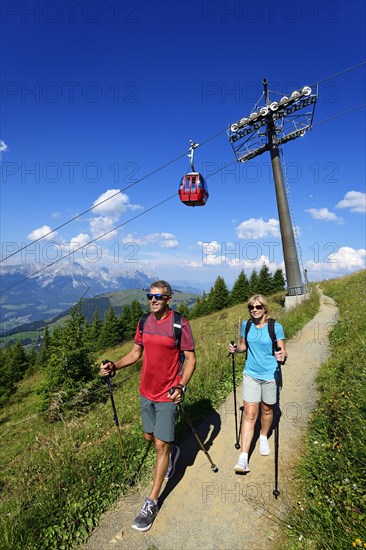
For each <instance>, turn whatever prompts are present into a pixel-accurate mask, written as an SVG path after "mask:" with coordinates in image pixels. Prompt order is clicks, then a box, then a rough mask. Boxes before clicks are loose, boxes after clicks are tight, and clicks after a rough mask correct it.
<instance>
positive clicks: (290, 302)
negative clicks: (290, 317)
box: [285, 292, 310, 310]
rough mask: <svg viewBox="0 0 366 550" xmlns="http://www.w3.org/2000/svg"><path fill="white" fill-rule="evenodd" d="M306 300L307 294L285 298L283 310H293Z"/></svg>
mask: <svg viewBox="0 0 366 550" xmlns="http://www.w3.org/2000/svg"><path fill="white" fill-rule="evenodd" d="M308 298H310V294H309V292H306V293H304V294H297V295H296V296H285V310H286V309H293V308H294V307H296V306H298V305H299V304H301V302H303V301H304V300H307V299H308Z"/></svg>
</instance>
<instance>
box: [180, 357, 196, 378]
mask: <svg viewBox="0 0 366 550" xmlns="http://www.w3.org/2000/svg"><path fill="white" fill-rule="evenodd" d="M183 353H184V357H185V361H184V370H183V375H182V380H181V381H180V383H181V384H183V386H187V384H188V382H189V381H190V379H191V378H192V375H193V373H194V371H195V370H196V353H195V352H194V351H184V352H183Z"/></svg>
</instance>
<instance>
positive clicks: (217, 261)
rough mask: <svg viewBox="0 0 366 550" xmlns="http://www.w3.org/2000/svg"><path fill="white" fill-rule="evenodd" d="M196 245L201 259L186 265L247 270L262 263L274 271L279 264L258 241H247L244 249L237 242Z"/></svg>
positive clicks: (251, 269) (212, 242)
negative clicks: (265, 252)
mask: <svg viewBox="0 0 366 550" xmlns="http://www.w3.org/2000/svg"><path fill="white" fill-rule="evenodd" d="M197 245H198V246H199V247H201V250H202V254H201V261H197V260H195V261H191V262H187V263H186V265H187V266H188V267H192V268H194V269H198V268H206V267H208V266H211V267H212V266H222V267H223V266H225V267H227V268H235V269H238V268H239V269H244V270H248V271H249V272H251V271H253V269H260V268H261V267H262V266H263V264H265V265H267V266H268V268H269V269H270V270H273V271H275V270H276V269H277V268H278V267H279V266H278V265H277V264H276V263H274V262H273V261H271V260H270V259H269V257H268V256H267V255H266V254H263V251H264V249H266V250H267V251H268V243H267V246H261V245H260V244H258V243H249V245H248V246H247V247H246V248H245V249H244V248H243V247H242V246H241V245H240V244H239V243H221V244H220V243H218V242H217V241H211V242H207V243H205V242H202V241H198V242H197Z"/></svg>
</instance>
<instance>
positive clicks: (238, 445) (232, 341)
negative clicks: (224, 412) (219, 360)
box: [228, 340, 241, 449]
mask: <svg viewBox="0 0 366 550" xmlns="http://www.w3.org/2000/svg"><path fill="white" fill-rule="evenodd" d="M234 343H235V342H234V340H231V342H230V344H231V345H232V346H233V345H234ZM230 355H231V364H232V367H233V389H234V416H235V435H236V442H235V449H240V443H239V431H238V411H237V404H236V380H235V359H234V353H229V355H228V357H229V356H230ZM240 424H241V422H240Z"/></svg>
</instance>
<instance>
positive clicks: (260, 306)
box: [248, 305, 263, 311]
mask: <svg viewBox="0 0 366 550" xmlns="http://www.w3.org/2000/svg"><path fill="white" fill-rule="evenodd" d="M248 309H249V311H252V310H253V309H258V310H259V311H261V310H262V309H263V306H262V305H259V306H248Z"/></svg>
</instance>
